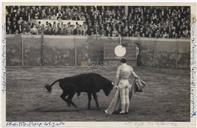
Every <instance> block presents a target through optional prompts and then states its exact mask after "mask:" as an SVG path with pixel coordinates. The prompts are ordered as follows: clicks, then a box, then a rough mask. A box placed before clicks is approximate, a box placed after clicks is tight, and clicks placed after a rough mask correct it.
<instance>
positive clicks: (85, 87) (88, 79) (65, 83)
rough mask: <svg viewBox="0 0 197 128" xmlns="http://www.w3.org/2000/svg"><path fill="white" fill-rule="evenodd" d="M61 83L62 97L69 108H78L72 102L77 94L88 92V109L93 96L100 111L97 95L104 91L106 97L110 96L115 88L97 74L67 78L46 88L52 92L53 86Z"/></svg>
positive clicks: (110, 82)
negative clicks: (71, 106)
mask: <svg viewBox="0 0 197 128" xmlns="http://www.w3.org/2000/svg"><path fill="white" fill-rule="evenodd" d="M56 82H59V86H60V87H61V88H62V90H63V93H62V95H61V96H60V97H61V98H62V99H63V100H64V101H65V102H66V103H67V104H68V106H70V105H73V106H74V107H77V106H76V105H75V103H74V102H73V101H72V98H73V96H74V95H75V93H77V94H78V96H79V95H80V93H81V92H87V94H88V109H90V104H91V97H92V95H93V97H94V100H95V103H96V107H97V109H99V103H98V99H97V95H96V93H97V92H99V91H100V90H101V89H102V90H103V91H104V93H105V95H106V96H108V95H109V94H110V92H111V90H112V88H113V84H112V81H110V80H108V79H106V78H104V77H102V76H101V75H99V74H96V73H87V74H80V75H76V76H72V77H66V78H62V79H58V80H56V81H54V82H53V83H52V84H51V85H45V88H46V89H47V90H48V91H49V92H51V90H52V86H53V85H54V84H55V83H56Z"/></svg>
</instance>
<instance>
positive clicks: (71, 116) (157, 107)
mask: <svg viewBox="0 0 197 128" xmlns="http://www.w3.org/2000/svg"><path fill="white" fill-rule="evenodd" d="M115 70H116V68H115V67H96V68H80V67H70V68H54V67H50V68H47V67H42V68H41V67H37V68H35V67H34V68H16V67H15V68H14V67H12V68H11V67H8V68H7V73H6V75H7V76H6V79H7V87H6V88H7V90H6V96H7V97H6V100H7V101H6V109H7V111H6V120H7V121H189V120H190V72H189V70H176V69H158V68H147V67H136V69H135V71H136V73H137V74H138V75H139V76H140V77H141V78H142V79H143V80H144V81H146V82H147V84H148V85H147V86H146V87H145V89H144V92H140V93H135V95H134V97H133V99H132V103H131V105H130V112H129V114H128V115H111V116H109V115H106V114H105V113H104V112H103V110H104V109H105V108H106V107H107V106H108V104H109V102H110V101H111V99H112V97H113V94H114V90H113V91H112V92H111V94H110V96H109V97H106V96H105V95H104V93H103V91H100V92H99V93H98V94H97V95H98V99H99V103H100V110H96V109H95V103H94V101H93V100H92V108H93V109H92V110H87V101H88V100H87V95H86V94H85V93H82V94H81V96H80V97H77V96H75V97H74V98H73V101H74V102H75V103H76V104H77V105H78V107H79V108H78V109H75V108H73V107H70V108H69V107H68V106H67V104H66V103H65V102H64V101H63V100H62V99H61V98H60V94H61V93H62V91H61V89H60V88H59V86H58V84H56V85H54V86H53V91H52V93H51V94H50V93H48V92H47V91H46V89H45V88H44V85H45V84H46V83H48V84H50V83H52V82H53V81H54V80H56V79H58V78H62V77H66V76H72V75H75V74H80V73H84V72H97V73H99V74H101V75H103V76H104V77H106V78H109V79H111V80H114V77H115Z"/></svg>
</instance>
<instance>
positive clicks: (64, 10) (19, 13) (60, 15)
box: [6, 6, 190, 38]
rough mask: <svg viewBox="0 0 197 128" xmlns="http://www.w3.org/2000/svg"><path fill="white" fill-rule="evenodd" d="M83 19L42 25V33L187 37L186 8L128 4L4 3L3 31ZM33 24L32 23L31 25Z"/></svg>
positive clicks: (40, 29) (188, 20) (26, 29)
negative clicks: (48, 4)
mask: <svg viewBox="0 0 197 128" xmlns="http://www.w3.org/2000/svg"><path fill="white" fill-rule="evenodd" d="M38 19H48V20H75V21H78V20H80V21H84V24H83V25H82V24H78V25H76V27H74V26H73V25H71V24H68V25H62V24H60V25H58V26H57V24H56V25H55V26H54V24H52V25H51V24H49V23H48V24H46V25H45V26H44V27H43V30H44V34H66V35H67V34H68V35H72V34H76V35H86V34H88V35H95V34H96V35H100V36H116V35H117V33H118V34H119V33H120V34H121V35H122V36H135V37H138V36H140V37H150V38H189V37H190V8H189V7H186V6H178V7H173V6H172V7H152V6H144V7H143V6H142V7H136V6H129V7H128V11H126V9H125V7H123V6H60V7H58V6H7V7H6V33H7V34H13V33H28V32H31V33H32V32H33V33H34V34H35V33H37V31H38V34H40V33H42V25H41V24H38V25H35V26H36V27H32V28H31V29H30V27H28V26H32V24H35V20H38ZM33 26H34V25H33Z"/></svg>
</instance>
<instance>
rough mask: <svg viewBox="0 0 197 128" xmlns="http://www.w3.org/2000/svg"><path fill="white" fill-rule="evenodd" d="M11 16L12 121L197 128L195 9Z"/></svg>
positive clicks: (27, 9)
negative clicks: (194, 101) (196, 114)
mask: <svg viewBox="0 0 197 128" xmlns="http://www.w3.org/2000/svg"><path fill="white" fill-rule="evenodd" d="M4 12H5V17H4V18H5V33H6V37H5V39H6V121H8V122H12V121H17V122H20V121H98V122H99V121H102V122H109V121H114V122H122V121H126V122H133V121H139V122H144V121H148V122H167V121H168V122H190V121H191V120H190V118H191V104H190V89H191V86H190V78H191V73H190V56H191V54H190V52H191V49H190V46H191V42H190V41H191V20H192V19H191V6H189V5H186V6H182V5H181V6H179V5H176V6H175V5H173V6H170V5H165V6H164V5H162V4H161V5H160V6H159V5H156V6H155V5H152V6H151V5H147V6H145V5H140V4H139V5H132V4H125V5H118V4H115V5H114V4H113V5H105V4H98V5H97V4H91V5H86V4H80V5H77V4H76V5H73V4H71V5H69V4H66V3H65V4H55V5H54V4H51V5H49V4H47V5H44V4H40V5H37V4H36V5H33V4H32V5H30V4H28V5H24V4H22V5H20V4H13V5H12V4H7V5H5V6H4Z"/></svg>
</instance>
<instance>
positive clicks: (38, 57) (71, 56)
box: [6, 35, 190, 68]
mask: <svg viewBox="0 0 197 128" xmlns="http://www.w3.org/2000/svg"><path fill="white" fill-rule="evenodd" d="M121 43H122V44H123V45H124V46H125V47H126V49H127V53H126V56H125V57H126V58H127V59H128V62H129V63H130V64H132V65H136V63H137V64H138V65H142V66H151V67H164V68H165V67H169V68H189V67H190V40H189V39H156V38H133V37H124V38H122V40H121ZM118 44H120V39H119V38H118V37H100V36H56V35H7V36H6V65H7V66H90V65H109V64H112V65H117V64H118V63H119V62H118V60H119V58H117V57H116V56H115V55H114V48H115V46H117V45H118ZM136 47H138V48H139V49H140V52H139V55H138V59H137V60H136Z"/></svg>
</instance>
